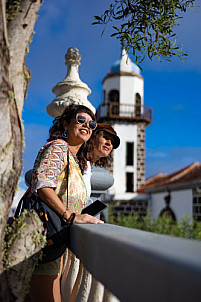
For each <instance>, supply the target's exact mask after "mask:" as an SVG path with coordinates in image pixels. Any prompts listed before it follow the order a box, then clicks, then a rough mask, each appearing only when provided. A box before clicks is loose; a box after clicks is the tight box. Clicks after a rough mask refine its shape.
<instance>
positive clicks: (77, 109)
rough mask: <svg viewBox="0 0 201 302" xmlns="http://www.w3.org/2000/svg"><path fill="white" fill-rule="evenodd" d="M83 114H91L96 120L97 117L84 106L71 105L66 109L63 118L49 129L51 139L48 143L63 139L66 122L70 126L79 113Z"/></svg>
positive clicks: (55, 120) (57, 120)
mask: <svg viewBox="0 0 201 302" xmlns="http://www.w3.org/2000/svg"><path fill="white" fill-rule="evenodd" d="M81 112H84V113H87V114H89V115H90V116H91V118H92V119H93V120H94V121H95V120H96V117H95V115H94V114H93V112H92V111H91V110H90V109H89V108H87V107H85V106H83V105H75V104H71V105H69V106H68V107H66V109H65V110H64V112H63V114H62V115H61V116H59V117H57V118H55V119H54V121H53V125H52V127H51V128H50V129H49V138H48V139H47V141H48V142H49V141H52V140H55V139H59V138H61V139H63V138H62V134H63V132H64V130H65V129H64V126H63V124H64V121H66V122H67V123H68V124H69V123H70V121H71V119H72V118H74V117H75V116H76V114H77V113H81Z"/></svg>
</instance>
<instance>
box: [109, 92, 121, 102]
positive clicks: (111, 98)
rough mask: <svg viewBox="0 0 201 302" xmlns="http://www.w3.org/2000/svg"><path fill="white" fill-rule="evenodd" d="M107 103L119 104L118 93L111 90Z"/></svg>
mask: <svg viewBox="0 0 201 302" xmlns="http://www.w3.org/2000/svg"><path fill="white" fill-rule="evenodd" d="M108 97H109V102H112V103H119V91H118V90H111V91H110V92H109V95H108Z"/></svg>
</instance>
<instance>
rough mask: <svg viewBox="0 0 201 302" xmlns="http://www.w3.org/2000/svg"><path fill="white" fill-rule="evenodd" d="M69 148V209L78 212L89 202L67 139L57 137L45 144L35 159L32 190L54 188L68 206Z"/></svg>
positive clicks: (34, 191)
mask: <svg viewBox="0 0 201 302" xmlns="http://www.w3.org/2000/svg"><path fill="white" fill-rule="evenodd" d="M68 150H69V178H68V209H69V210H70V211H71V212H75V213H77V214H79V213H81V211H82V209H83V208H84V207H85V205H86V204H87V202H88V200H87V192H86V186H85V183H84V181H83V178H82V174H81V171H80V168H79V165H78V163H77V162H76V159H75V158H74V155H73V154H72V152H71V150H70V148H69V147H68V144H67V142H66V141H64V140H62V139H57V140H54V141H51V142H48V143H47V144H46V145H44V146H43V147H42V148H41V149H40V151H39V153H38V155H37V158H36V160H35V163H34V167H33V174H32V184H31V191H32V193H34V194H37V190H38V189H40V188H44V187H50V188H53V189H54V190H55V192H56V194H57V195H58V197H59V198H60V199H61V201H62V202H63V203H64V204H65V205H66V206H67V158H68V156H67V154H68Z"/></svg>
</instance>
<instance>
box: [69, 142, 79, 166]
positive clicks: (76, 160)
mask: <svg viewBox="0 0 201 302" xmlns="http://www.w3.org/2000/svg"><path fill="white" fill-rule="evenodd" d="M67 144H68V143H67ZM68 148H69V150H70V153H71V154H72V156H73V158H74V160H75V162H76V164H77V165H79V162H78V159H77V156H76V155H75V154H74V153H73V151H72V150H71V148H70V146H69V144H68Z"/></svg>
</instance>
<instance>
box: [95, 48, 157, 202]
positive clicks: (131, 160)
mask: <svg viewBox="0 0 201 302" xmlns="http://www.w3.org/2000/svg"><path fill="white" fill-rule="evenodd" d="M102 84H103V103H102V104H101V105H100V106H99V108H98V110H97V119H98V121H99V122H102V123H108V124H110V125H112V126H113V127H114V129H115V131H116V132H117V133H118V136H119V137H120V139H121V144H120V147H119V148H118V149H116V150H114V151H113V162H112V166H111V167H110V172H111V173H112V174H113V176H114V179H115V182H114V185H113V186H112V187H111V188H110V190H109V195H110V196H111V197H112V198H113V199H114V200H128V199H130V198H132V197H133V196H134V195H135V194H137V193H136V192H137V189H138V188H139V187H140V186H141V185H142V184H143V183H144V180H145V129H146V127H147V126H148V125H149V124H150V123H151V122H152V110H151V108H148V107H147V106H145V105H144V79H143V77H142V75H141V74H140V69H139V67H138V66H137V65H136V64H134V63H133V62H132V61H131V59H130V58H129V57H128V55H127V54H126V51H125V50H124V49H123V50H122V54H121V57H120V59H119V60H117V61H116V62H115V63H114V64H113V65H112V67H111V68H110V71H109V73H108V74H107V75H106V77H105V78H104V79H103V82H102Z"/></svg>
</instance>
